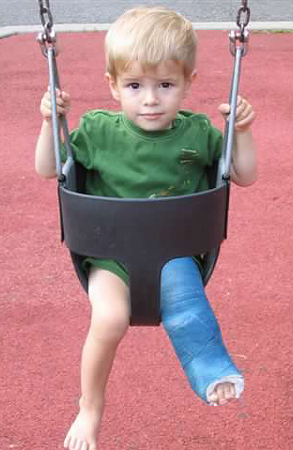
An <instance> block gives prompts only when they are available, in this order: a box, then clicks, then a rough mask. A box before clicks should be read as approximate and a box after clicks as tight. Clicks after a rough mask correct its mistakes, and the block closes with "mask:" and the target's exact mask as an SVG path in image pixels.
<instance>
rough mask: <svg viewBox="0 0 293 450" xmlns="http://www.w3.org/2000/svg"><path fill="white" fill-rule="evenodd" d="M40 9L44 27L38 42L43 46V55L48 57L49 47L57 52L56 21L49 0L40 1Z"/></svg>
mask: <svg viewBox="0 0 293 450" xmlns="http://www.w3.org/2000/svg"><path fill="white" fill-rule="evenodd" d="M38 1H39V7H40V18H41V23H42V25H43V32H41V33H40V34H39V35H38V38H37V40H38V42H39V44H40V45H41V49H42V53H43V55H44V56H46V57H47V54H48V46H51V47H53V48H54V50H56V48H55V44H56V34H55V31H54V21H53V16H52V13H51V9H50V2H49V0H38Z"/></svg>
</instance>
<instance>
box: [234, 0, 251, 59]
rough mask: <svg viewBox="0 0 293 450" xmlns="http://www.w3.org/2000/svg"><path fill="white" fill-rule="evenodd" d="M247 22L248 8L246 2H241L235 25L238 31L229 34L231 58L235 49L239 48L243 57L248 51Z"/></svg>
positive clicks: (246, 0)
mask: <svg viewBox="0 0 293 450" xmlns="http://www.w3.org/2000/svg"><path fill="white" fill-rule="evenodd" d="M249 21H250V8H249V7H248V0H242V1H241V6H240V8H239V9H238V12H237V16H236V24H237V26H238V29H237V30H233V31H231V32H230V34H229V38H230V52H231V53H232V55H233V56H235V54H236V49H237V48H239V47H240V48H241V50H242V55H243V56H245V55H246V53H247V51H248V40H249V32H248V30H247V26H248V24H249Z"/></svg>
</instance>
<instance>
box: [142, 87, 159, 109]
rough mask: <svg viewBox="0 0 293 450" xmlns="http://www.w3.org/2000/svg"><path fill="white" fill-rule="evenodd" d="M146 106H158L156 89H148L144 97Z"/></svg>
mask: <svg viewBox="0 0 293 450" xmlns="http://www.w3.org/2000/svg"><path fill="white" fill-rule="evenodd" d="M144 104H145V105H156V104H158V95H157V92H156V91H155V89H148V90H147V91H146V93H145V97H144Z"/></svg>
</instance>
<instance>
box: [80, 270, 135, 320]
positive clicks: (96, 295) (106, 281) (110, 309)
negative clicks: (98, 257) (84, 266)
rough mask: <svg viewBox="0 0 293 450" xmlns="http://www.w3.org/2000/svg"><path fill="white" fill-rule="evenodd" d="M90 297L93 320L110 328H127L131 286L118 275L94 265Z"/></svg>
mask: <svg viewBox="0 0 293 450" xmlns="http://www.w3.org/2000/svg"><path fill="white" fill-rule="evenodd" d="M88 294H89V299H90V302H91V305H92V321H94V322H95V323H96V324H99V326H100V327H101V326H102V325H103V326H105V327H108V328H112V327H114V328H117V327H121V328H125V327H127V326H128V324H129V316H130V306H129V288H128V286H127V285H126V284H125V283H124V281H122V280H121V278H119V277H118V276H117V275H115V274H114V273H112V272H110V271H108V270H103V269H99V268H98V267H92V268H91V270H90V273H89V288H88Z"/></svg>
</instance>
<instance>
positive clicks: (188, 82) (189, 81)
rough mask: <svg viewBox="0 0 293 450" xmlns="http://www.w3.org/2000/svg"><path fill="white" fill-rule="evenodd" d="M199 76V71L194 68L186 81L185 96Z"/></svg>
mask: <svg viewBox="0 0 293 450" xmlns="http://www.w3.org/2000/svg"><path fill="white" fill-rule="evenodd" d="M196 77H197V72H196V70H194V71H193V72H191V74H190V75H189V76H188V78H186V82H185V97H186V96H187V94H188V91H189V89H190V87H191V85H192V83H193V82H194V81H195V79H196Z"/></svg>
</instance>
